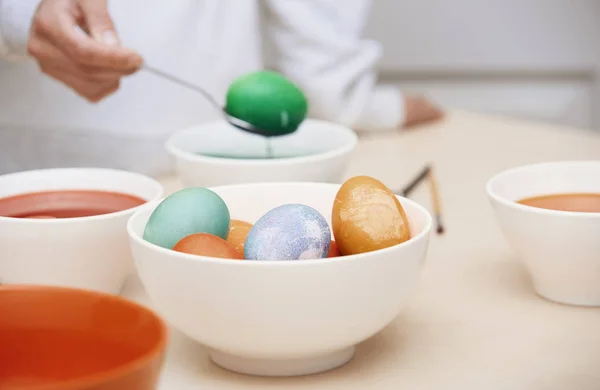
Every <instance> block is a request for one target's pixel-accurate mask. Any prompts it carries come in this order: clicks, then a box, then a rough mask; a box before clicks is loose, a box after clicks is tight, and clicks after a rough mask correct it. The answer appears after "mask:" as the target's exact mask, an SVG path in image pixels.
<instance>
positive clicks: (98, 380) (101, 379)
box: [0, 284, 169, 390]
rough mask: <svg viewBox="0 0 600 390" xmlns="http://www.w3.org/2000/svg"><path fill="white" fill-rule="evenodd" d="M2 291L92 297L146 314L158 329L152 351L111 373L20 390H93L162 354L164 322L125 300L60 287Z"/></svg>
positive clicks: (7, 286)
mask: <svg viewBox="0 0 600 390" xmlns="http://www.w3.org/2000/svg"><path fill="white" fill-rule="evenodd" d="M3 291H12V292H19V291H37V292H42V293H43V292H45V291H53V292H55V291H62V292H66V293H71V294H73V293H75V294H78V295H86V296H89V297H96V298H100V299H103V300H105V301H106V300H108V301H112V302H114V303H117V304H119V305H124V306H127V307H129V308H132V309H134V310H137V311H142V312H144V313H146V314H148V315H149V316H150V317H151V318H153V319H154V320H155V321H156V323H157V324H158V326H159V337H160V338H159V340H158V341H157V342H156V343H155V345H154V346H153V347H152V349H151V350H150V352H148V353H146V354H144V355H142V356H140V357H139V358H137V359H134V360H132V361H130V362H128V363H126V364H123V365H120V366H118V367H115V368H114V369H112V370H108V371H105V372H101V373H94V374H92V375H88V376H85V377H81V378H75V379H69V380H65V381H61V382H57V383H53V384H49V385H39V386H37V385H36V386H30V387H26V388H24V390H77V389H81V388H87V387H90V386H94V385H97V384H102V383H106V382H110V381H113V380H116V379H118V378H120V377H122V376H124V375H127V373H130V372H134V371H136V370H138V369H140V368H142V367H144V366H145V365H147V364H148V363H150V362H151V361H152V360H153V359H155V358H156V357H157V356H160V355H161V354H164V353H166V349H167V344H168V341H169V327H168V325H167V323H166V321H165V320H164V319H163V318H162V317H161V316H159V315H158V314H157V313H156V312H155V311H154V310H153V309H151V308H149V307H147V306H145V305H142V304H139V303H137V302H134V301H132V300H129V299H125V298H123V297H121V296H118V295H111V294H107V293H102V292H99V291H93V290H86V289H81V288H72V287H61V286H50V285H33V284H5V285H0V293H2V292H3Z"/></svg>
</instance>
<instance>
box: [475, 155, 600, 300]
mask: <svg viewBox="0 0 600 390" xmlns="http://www.w3.org/2000/svg"><path fill="white" fill-rule="evenodd" d="M577 192H579V193H581V192H585V193H600V161H573V162H550V163H543V164H535V165H528V166H523V167H519V168H515V169H510V170H507V171H505V172H502V173H500V174H498V175H497V176H495V177H494V178H492V179H491V180H490V181H489V182H488V184H487V193H488V195H489V198H490V199H491V203H492V206H493V209H494V211H495V214H496V219H497V221H498V223H499V225H500V228H501V229H502V231H503V233H504V235H505V237H506V239H507V241H508V242H509V244H510V245H511V246H512V248H513V250H514V251H515V252H516V253H517V255H518V256H519V257H520V258H521V260H522V261H523V262H524V263H525V266H526V268H527V270H528V272H529V274H530V275H531V278H532V281H533V286H534V289H535V291H536V292H537V293H538V294H539V295H541V296H542V297H545V298H547V299H549V300H552V301H556V302H561V303H566V304H574V305H586V306H600V213H578V212H565V211H553V210H546V209H540V208H534V207H530V206H524V205H521V204H518V203H516V202H517V201H519V200H522V199H524V198H528V197H532V196H539V195H550V194H561V193H563V194H564V193H577Z"/></svg>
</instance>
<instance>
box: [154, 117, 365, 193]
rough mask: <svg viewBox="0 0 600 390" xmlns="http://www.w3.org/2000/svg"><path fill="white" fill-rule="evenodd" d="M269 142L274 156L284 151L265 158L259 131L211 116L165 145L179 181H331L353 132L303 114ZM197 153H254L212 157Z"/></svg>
mask: <svg viewBox="0 0 600 390" xmlns="http://www.w3.org/2000/svg"><path fill="white" fill-rule="evenodd" d="M270 142H271V145H272V149H273V153H274V156H275V157H281V156H288V157H287V158H273V159H266V158H264V157H266V155H267V154H266V148H267V141H266V139H265V138H264V137H261V136H257V135H254V134H250V133H246V132H243V131H241V130H238V129H235V128H233V127H232V126H231V125H229V124H227V123H226V122H223V121H215V122H209V123H206V124H202V125H199V126H195V127H192V128H189V129H186V130H182V131H179V132H177V133H175V134H174V135H173V136H171V138H169V140H168V141H167V143H166V145H165V147H166V149H167V151H168V152H169V153H170V154H171V156H172V157H173V159H174V162H175V167H176V170H177V174H178V175H179V177H180V179H181V181H182V183H183V185H184V186H185V187H196V186H203V187H209V186H217V185H229V184H241V183H259V182H283V181H295V182H297V181H304V182H331V183H336V182H339V181H340V180H342V178H343V175H344V173H345V171H346V167H347V165H348V162H349V161H350V158H351V156H352V152H353V151H354V149H355V148H356V144H357V136H356V135H355V134H354V132H353V131H352V130H351V129H349V128H347V127H344V126H341V125H336V124H333V123H329V122H324V121H319V120H311V119H307V120H305V121H304V122H303V123H302V125H301V126H300V128H299V129H298V130H297V131H296V132H295V133H293V134H291V135H288V136H283V137H275V138H272V139H271V140H270ZM202 153H204V154H209V155H211V156H214V155H228V156H231V155H234V156H255V157H256V156H258V157H260V158H256V159H235V158H217V157H210V156H207V155H202ZM289 156H296V157H289Z"/></svg>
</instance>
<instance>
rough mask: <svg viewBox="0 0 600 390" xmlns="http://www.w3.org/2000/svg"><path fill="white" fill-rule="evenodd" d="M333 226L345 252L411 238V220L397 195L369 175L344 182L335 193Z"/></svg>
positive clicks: (349, 253)
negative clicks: (409, 221)
mask: <svg viewBox="0 0 600 390" xmlns="http://www.w3.org/2000/svg"><path fill="white" fill-rule="evenodd" d="M331 225H332V229H333V236H334V238H335V242H336V244H337V247H338V249H339V250H340V253H341V254H342V255H354V254H359V253H365V252H371V251H375V250H378V249H383V248H387V247H390V246H393V245H396V244H400V243H402V242H404V241H406V240H408V239H409V238H410V230H409V225H408V219H407V218H406V213H405V212H404V209H403V208H402V205H401V204H400V202H399V201H398V198H397V197H396V195H394V193H393V192H392V191H390V190H389V189H388V188H387V187H386V186H385V185H384V184H383V183H381V182H380V181H378V180H376V179H374V178H372V177H369V176H357V177H353V178H351V179H349V180H347V181H346V182H345V183H344V184H342V186H341V187H340V189H339V191H338V192H337V194H336V196H335V200H334V204H333V210H332V213H331Z"/></svg>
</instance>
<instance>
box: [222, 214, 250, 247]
mask: <svg viewBox="0 0 600 390" xmlns="http://www.w3.org/2000/svg"><path fill="white" fill-rule="evenodd" d="M250 229H252V224H251V223H248V222H244V221H239V220H237V219H232V220H231V223H230V224H229V235H228V236H227V242H228V243H230V244H231V245H233V247H234V248H235V250H237V251H238V252H239V253H240V254H241V255H242V256H244V243H245V242H246V237H247V236H248V232H250Z"/></svg>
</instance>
